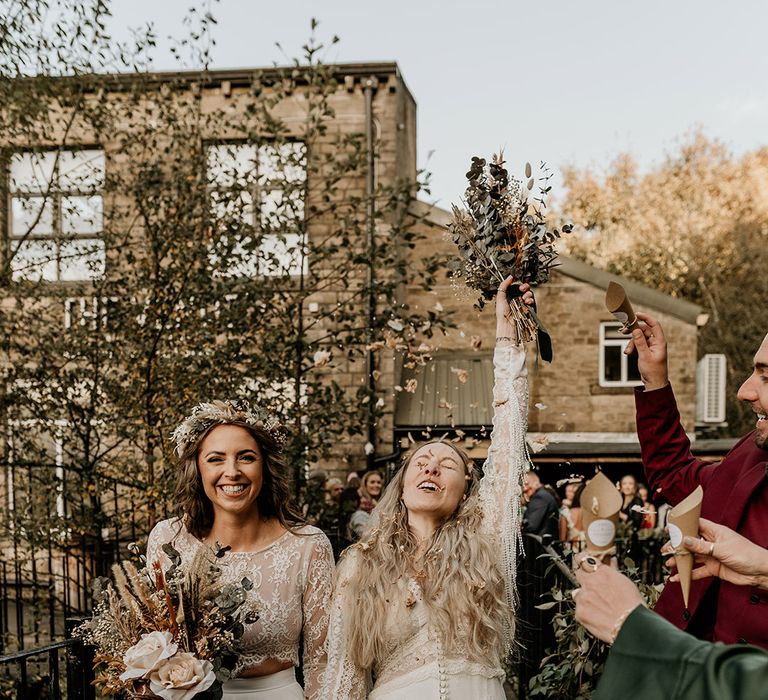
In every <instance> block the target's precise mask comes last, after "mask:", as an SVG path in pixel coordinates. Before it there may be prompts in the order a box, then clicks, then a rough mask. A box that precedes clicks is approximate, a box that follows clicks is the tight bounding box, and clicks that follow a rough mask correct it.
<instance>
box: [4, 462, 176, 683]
mask: <svg viewBox="0 0 768 700" xmlns="http://www.w3.org/2000/svg"><path fill="white" fill-rule="evenodd" d="M5 468H6V475H5V477H4V480H3V481H4V483H3V486H4V487H5V492H4V493H3V496H4V498H3V500H4V501H5V503H4V504H3V505H4V506H6V507H4V508H3V509H2V511H0V512H3V511H4V512H3V517H2V519H1V520H0V654H6V655H9V654H13V653H14V652H20V651H24V650H25V649H26V648H30V647H35V648H36V647H40V645H42V644H46V643H53V642H56V641H59V640H61V639H63V638H64V636H65V619H66V618H67V617H72V616H78V615H85V614H87V613H88V612H89V610H90V599H91V585H92V582H93V579H94V578H96V577H98V576H104V575H108V574H109V571H110V569H111V566H112V565H113V564H115V563H117V562H118V561H120V560H122V559H125V558H127V557H128V545H129V544H130V543H131V542H137V541H138V543H139V544H143V541H144V540H145V538H146V535H147V532H148V530H149V527H150V525H151V523H150V519H149V511H150V508H149V501H150V497H149V495H148V493H147V490H146V487H145V486H144V485H143V484H141V483H137V482H131V481H130V480H128V479H120V478H113V477H106V476H101V475H98V476H96V475H93V474H92V473H87V472H83V471H82V470H78V469H75V468H71V469H70V468H66V467H61V466H57V465H50V464H48V465H39V464H34V465H29V464H26V465H18V464H17V465H13V464H11V465H6V467H5ZM158 515H159V516H161V517H162V513H158ZM1 682H2V679H1V678H0V683H1Z"/></svg>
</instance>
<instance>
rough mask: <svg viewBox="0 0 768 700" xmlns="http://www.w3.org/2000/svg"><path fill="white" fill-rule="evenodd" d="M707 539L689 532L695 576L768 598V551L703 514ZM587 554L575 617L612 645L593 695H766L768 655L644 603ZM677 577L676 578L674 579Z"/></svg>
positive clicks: (720, 698)
mask: <svg viewBox="0 0 768 700" xmlns="http://www.w3.org/2000/svg"><path fill="white" fill-rule="evenodd" d="M700 531H701V534H702V536H703V539H698V538H694V537H686V538H685V539H684V542H683V545H684V546H685V548H686V549H688V550H689V551H690V552H692V553H693V554H694V555H695V556H696V561H697V563H699V564H700V566H699V567H698V568H695V569H694V570H693V578H694V580H699V581H701V580H712V577H719V578H720V584H721V585H722V584H723V583H725V582H727V583H729V585H732V586H735V587H740V589H741V590H742V591H745V592H748V591H749V590H759V591H760V593H759V594H752V595H758V596H759V597H760V602H765V601H766V600H768V551H767V550H766V549H765V548H763V547H760V546H758V545H756V544H754V543H752V542H750V541H749V540H747V539H746V538H744V537H741V536H740V535H739V534H738V533H736V532H734V531H733V530H731V529H729V528H727V527H724V526H723V525H718V524H717V523H714V522H712V521H711V520H707V519H705V518H702V519H701V521H700ZM592 562H594V563H590V562H589V561H588V560H586V559H583V560H582V561H581V563H580V566H579V569H578V570H577V572H576V577H577V579H578V581H579V584H580V585H581V588H579V589H577V590H575V591H574V592H573V596H574V599H575V601H576V619H577V620H579V622H581V623H582V624H583V625H584V626H585V627H586V628H587V629H588V630H589V631H590V632H591V633H592V634H594V635H595V636H596V637H598V638H599V639H601V640H602V641H604V642H607V643H608V644H611V645H612V647H611V650H610V653H609V654H608V659H607V662H606V665H605V670H604V671H603V673H602V676H601V678H600V682H599V683H598V686H597V689H596V690H595V692H594V693H593V694H592V700H614V699H615V698H669V699H670V700H752V698H762V697H765V690H766V688H768V654H766V653H765V652H764V651H763V650H762V649H758V648H756V647H751V646H746V645H741V644H739V645H730V646H726V645H723V644H713V643H711V642H706V641H700V640H698V639H696V638H695V637H693V636H692V635H690V634H687V633H686V632H683V631H681V630H679V629H677V628H676V627H674V626H673V625H672V624H670V623H669V622H667V621H666V620H665V619H663V618H662V617H661V616H659V615H657V614H656V613H654V612H651V611H650V610H648V609H646V608H645V607H644V605H643V598H642V596H641V595H640V592H639V591H638V590H637V588H635V585H634V584H633V583H632V582H631V581H630V580H629V579H628V578H627V577H626V576H623V575H622V574H620V573H619V572H618V571H616V570H614V569H613V568H611V567H609V566H604V565H602V564H600V563H599V562H597V560H592ZM673 578H675V577H673Z"/></svg>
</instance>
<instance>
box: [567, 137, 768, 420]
mask: <svg viewBox="0 0 768 700" xmlns="http://www.w3.org/2000/svg"><path fill="white" fill-rule="evenodd" d="M564 176H565V184H566V186H567V193H566V196H565V198H564V200H563V202H562V204H561V207H560V209H561V212H562V214H563V216H564V217H565V218H567V219H568V220H572V221H573V222H574V223H575V224H577V228H576V231H577V235H576V236H575V237H573V238H571V239H570V240H569V241H567V244H568V245H569V246H570V249H569V250H570V252H571V253H572V254H574V255H576V256H578V257H581V258H583V259H585V260H587V261H588V262H591V263H593V264H595V265H597V266H599V267H603V268H605V269H608V270H611V271H613V272H616V273H617V274H622V275H626V276H627V277H629V278H631V279H635V280H637V281H639V282H642V283H644V284H646V285H648V286H650V287H653V288H656V289H659V290H660V291H662V292H665V293H667V294H670V295H672V296H676V297H681V298H685V299H687V300H689V301H693V302H695V303H698V304H701V305H702V306H704V307H705V308H706V309H707V311H708V312H709V316H710V317H709V322H708V323H707V325H706V326H704V328H703V329H702V332H701V341H700V344H699V350H700V352H701V353H702V354H703V353H708V352H714V353H720V352H722V353H725V354H726V356H727V358H728V379H729V381H728V391H727V397H728V406H727V415H728V421H729V427H728V429H727V432H728V433H729V434H738V433H740V432H742V431H744V430H746V429H749V428H750V427H751V425H753V422H754V417H753V414H752V412H751V411H750V410H747V409H746V408H745V407H742V406H740V405H739V404H738V401H737V400H736V397H735V394H736V388H737V387H738V386H739V384H740V383H741V381H743V379H744V378H745V377H746V375H747V374H748V373H749V371H751V370H750V367H751V364H752V355H753V354H754V352H755V350H756V349H757V347H758V345H759V344H760V341H761V340H762V338H763V336H764V335H765V333H766V330H768V328H766V325H765V321H764V319H763V318H762V315H761V314H759V313H756V311H755V310H756V309H759V308H760V305H761V299H763V298H764V297H765V295H766V293H768V278H766V277H765V275H764V274H763V271H764V270H765V269H766V264H768V245H766V242H767V241H768V238H767V236H768V192H767V191H766V188H765V182H766V180H767V179H768V149H760V150H758V151H755V152H751V153H747V154H745V155H743V156H741V157H735V156H733V155H732V154H731V153H730V152H729V151H728V150H727V148H726V147H725V146H724V145H723V144H722V143H720V142H718V141H715V140H711V139H708V138H706V137H705V136H704V135H702V134H700V133H695V134H693V135H691V136H690V137H689V138H687V139H686V140H684V141H683V142H682V144H681V145H680V147H679V148H678V149H677V150H676V151H675V152H673V153H671V154H669V155H668V156H667V157H666V159H665V160H664V161H663V162H662V163H660V164H659V165H658V166H656V167H654V168H652V169H651V170H650V171H648V172H646V173H641V172H640V169H639V168H638V166H637V164H636V163H635V162H634V160H633V159H632V158H631V157H630V156H629V155H626V154H623V155H620V156H618V157H617V158H616V159H615V160H614V162H613V163H612V165H611V166H610V167H609V168H608V170H607V172H606V173H604V174H603V175H598V174H596V173H594V172H591V171H590V170H586V169H578V168H569V169H566V170H565V172H564ZM672 351H673V352H674V348H673V349H672Z"/></svg>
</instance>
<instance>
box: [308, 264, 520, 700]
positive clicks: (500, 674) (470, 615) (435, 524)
mask: <svg viewBox="0 0 768 700" xmlns="http://www.w3.org/2000/svg"><path fill="white" fill-rule="evenodd" d="M511 282H512V278H508V279H506V280H505V281H504V282H503V283H502V284H501V286H500V287H499V290H498V294H497V297H496V331H497V332H496V335H497V338H496V350H495V354H494V372H495V383H494V389H493V399H494V418H493V434H492V437H491V446H490V449H489V451H488V458H487V460H486V462H485V467H484V472H485V473H484V475H483V476H482V477H481V475H480V474H479V472H478V469H477V468H475V466H474V464H473V462H472V460H471V459H469V457H467V455H466V454H465V453H464V452H462V451H461V450H459V449H458V448H457V447H456V446H455V445H454V444H453V443H450V442H443V441H433V442H428V443H426V444H423V445H421V446H417V447H416V448H415V449H414V450H412V451H411V452H410V453H409V454H407V455H406V457H405V459H404V461H403V467H402V468H401V469H400V471H399V472H398V473H397V474H396V475H395V477H394V478H393V479H392V481H391V482H390V484H389V485H388V486H387V489H386V491H385V493H384V495H383V497H382V498H381V500H380V502H379V504H378V505H377V507H376V509H375V510H374V511H373V513H372V519H371V526H370V529H369V530H368V532H367V533H366V534H365V535H364V536H363V538H362V539H361V541H360V542H358V543H357V544H356V545H354V546H352V547H350V549H348V550H347V552H346V554H345V555H344V556H343V558H342V560H341V563H340V564H339V569H338V571H337V581H336V588H335V591H334V596H333V603H332V606H331V622H330V627H329V648H328V668H327V671H326V675H325V680H324V684H323V692H322V697H323V698H325V699H328V700H331V699H333V700H362V699H364V698H370V699H371V700H410V699H413V700H432V699H433V698H440V699H441V700H446V699H447V698H450V699H451V700H466V699H469V698H473V699H474V698H478V699H479V698H483V699H485V700H503V698H504V697H505V694H504V690H503V679H504V671H503V668H502V662H503V660H504V659H505V658H506V656H507V655H508V653H509V651H510V649H511V645H512V642H513V633H514V615H513V606H514V602H515V565H516V554H517V546H518V540H519V518H520V494H521V486H522V479H523V473H524V471H525V469H526V468H527V466H528V464H529V462H528V458H527V452H526V446H525V434H526V422H527V421H526V419H527V404H528V398H527V379H526V370H525V350H524V348H523V347H521V346H520V345H519V343H518V338H517V332H516V330H515V325H514V323H513V322H512V321H511V319H510V318H509V311H510V307H509V304H508V302H507V298H506V290H507V288H508V287H509V285H510V284H511ZM520 290H521V292H523V295H524V296H523V299H524V301H525V303H527V304H532V303H533V295H532V294H531V292H530V290H529V288H528V285H522V286H521V287H520Z"/></svg>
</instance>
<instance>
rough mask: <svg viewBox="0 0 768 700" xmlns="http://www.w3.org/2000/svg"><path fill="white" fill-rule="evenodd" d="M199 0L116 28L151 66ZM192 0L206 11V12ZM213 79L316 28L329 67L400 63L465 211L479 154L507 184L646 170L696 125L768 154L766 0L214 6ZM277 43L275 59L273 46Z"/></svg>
mask: <svg viewBox="0 0 768 700" xmlns="http://www.w3.org/2000/svg"><path fill="white" fill-rule="evenodd" d="M191 4H193V0H113V4H112V9H113V18H112V20H111V22H112V25H111V29H112V32H113V35H114V36H116V37H127V36H128V28H129V27H135V26H138V25H140V24H143V23H146V22H151V23H153V25H154V27H155V31H156V33H157V35H158V38H159V42H158V48H157V52H156V59H155V64H154V68H155V69H157V70H164V69H173V68H176V67H177V65H176V64H175V63H174V60H173V58H172V56H171V53H170V51H169V48H170V45H171V42H170V41H169V40H168V39H167V38H166V37H167V36H168V35H170V34H174V35H177V36H178V35H179V34H180V33H181V32H182V19H183V17H184V15H185V14H186V10H187V8H188V7H189V6H190V5H191ZM196 4H198V5H202V2H197V3H196ZM212 11H213V14H214V15H215V16H216V18H217V20H218V25H217V26H216V28H215V33H214V36H215V38H216V41H217V45H216V46H215V47H214V50H213V62H212V67H213V68H245V67H257V66H270V65H273V64H274V63H285V62H286V56H287V57H289V58H291V57H293V56H297V55H299V54H300V52H301V46H302V44H304V43H305V42H306V40H307V39H308V37H309V34H310V20H311V18H312V17H315V18H317V19H318V20H319V22H320V26H319V28H318V30H317V31H318V36H319V38H320V39H330V38H331V37H332V36H333V35H334V34H335V35H338V36H339V37H340V39H341V41H340V42H339V43H338V44H337V45H335V46H334V47H333V48H331V49H330V50H329V51H328V52H327V54H326V56H325V60H326V62H365V61H396V62H397V63H398V64H399V66H400V69H401V71H402V74H403V76H404V79H405V81H406V84H407V85H408V87H409V89H410V91H411V93H412V94H413V96H414V98H415V99H416V102H417V104H418V154H419V167H420V168H426V169H428V170H429V171H430V172H431V173H432V177H431V185H432V186H431V189H432V197H431V199H432V201H437V203H438V204H440V205H441V206H444V207H448V206H449V205H450V203H451V202H458V201H459V200H460V198H461V196H462V194H463V190H464V187H465V179H464V173H465V172H466V170H467V166H468V164H469V162H470V159H471V157H472V156H473V155H481V156H484V157H490V156H491V154H493V153H495V152H497V151H498V150H499V149H500V148H503V149H504V153H505V155H506V157H507V161H508V163H509V167H510V171H511V172H512V173H513V174H517V175H519V176H522V171H523V167H524V163H525V162H526V161H530V162H532V163H534V164H535V163H538V162H539V161H541V160H544V161H546V162H547V163H548V165H549V166H550V167H551V168H552V170H553V171H554V173H555V178H554V180H553V183H554V192H553V194H554V195H555V198H556V197H557V193H558V190H559V191H560V192H562V180H561V177H560V174H559V173H560V169H561V168H563V167H564V166H576V167H579V168H590V169H592V170H593V171H595V172H598V173H600V172H603V171H604V170H605V168H607V167H608V165H609V164H610V163H611V161H612V160H613V159H614V158H615V157H616V156H617V154H619V153H621V152H628V153H631V154H632V155H633V156H634V157H635V158H636V160H637V161H638V162H639V163H640V165H641V167H643V168H644V169H648V168H652V167H653V165H654V164H655V163H659V162H660V161H661V160H663V158H664V156H665V154H666V153H669V152H674V150H675V149H676V148H677V146H678V145H679V144H680V142H681V141H682V140H683V139H685V138H686V135H688V134H690V133H691V132H692V131H693V130H697V129H698V130H702V131H703V132H704V133H705V134H707V135H708V136H710V137H715V138H718V139H720V140H722V141H723V142H724V143H725V144H726V145H727V146H728V147H729V148H730V149H731V150H732V151H733V152H734V153H735V154H741V153H743V152H745V151H748V150H752V149H755V148H758V147H760V146H762V145H764V144H766V143H768V81H767V80H766V75H768V49H767V48H766V41H765V36H764V33H765V27H766V26H768V3H765V2H763V1H762V0H736V1H735V2H732V3H724V2H722V0H720V1H718V2H713V1H712V0H644V1H643V2H639V0H635V1H634V2H632V1H631V0H619V1H617V0H549V1H548V2H541V1H536V0H529V2H527V3H522V2H519V1H518V0H497V1H496V2H491V1H489V0H462V1H457V0H439V1H438V0H407V1H406V0H384V1H383V2H371V1H370V0H368V1H365V0H314V1H313V0H282V2H276V1H275V0H221V2H218V3H215V4H213V5H212ZM275 42H279V43H280V44H281V46H282V47H283V51H282V52H281V51H280V49H278V48H277V47H276V46H275Z"/></svg>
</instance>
